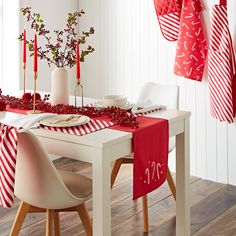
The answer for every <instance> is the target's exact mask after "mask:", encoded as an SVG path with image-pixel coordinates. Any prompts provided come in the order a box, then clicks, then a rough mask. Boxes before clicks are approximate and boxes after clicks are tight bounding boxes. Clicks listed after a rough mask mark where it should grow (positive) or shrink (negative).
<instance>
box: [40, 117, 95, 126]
mask: <svg viewBox="0 0 236 236" xmlns="http://www.w3.org/2000/svg"><path fill="white" fill-rule="evenodd" d="M89 121H90V118H89V117H88V116H82V115H75V114H66V115H55V116H51V117H48V118H45V119H43V120H41V121H40V124H42V125H45V126H50V127H72V126H78V125H84V124H86V123H88V122H89Z"/></svg>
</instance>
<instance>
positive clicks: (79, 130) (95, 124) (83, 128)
mask: <svg viewBox="0 0 236 236" xmlns="http://www.w3.org/2000/svg"><path fill="white" fill-rule="evenodd" d="M112 125H114V123H113V122H110V121H105V120H95V119H91V120H90V121H89V122H88V123H86V124H84V125H80V126H74V127H65V128H59V127H48V126H42V128H43V129H47V130H51V131H56V132H59V133H65V134H72V135H78V136H82V135H86V134H89V133H92V132H95V131H98V130H101V129H105V128H108V127H110V126H112Z"/></svg>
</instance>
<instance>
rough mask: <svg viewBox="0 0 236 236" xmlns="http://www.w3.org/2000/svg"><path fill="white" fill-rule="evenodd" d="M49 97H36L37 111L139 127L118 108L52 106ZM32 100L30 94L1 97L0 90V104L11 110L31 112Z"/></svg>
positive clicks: (124, 111) (125, 112)
mask: <svg viewBox="0 0 236 236" xmlns="http://www.w3.org/2000/svg"><path fill="white" fill-rule="evenodd" d="M49 96H50V95H45V96H44V98H43V99H41V96H40V95H39V94H37V95H36V99H37V100H36V109H37V110H40V111H42V112H48V113H57V114H80V115H86V116H89V117H91V118H96V117H102V116H103V117H106V118H109V119H110V121H112V122H114V123H115V124H119V125H121V126H126V127H131V128H138V126H139V122H138V121H137V119H136V117H135V116H134V115H133V114H132V113H130V112H127V111H126V110H124V109H121V108H118V107H108V108H102V109H100V108H99V109H98V108H96V107H91V106H85V107H75V106H71V105H62V104H59V105H55V106H52V105H51V104H50V103H48V102H46V101H47V100H49ZM32 99H33V95H31V94H30V93H26V94H25V95H24V96H23V98H16V97H13V96H9V95H3V94H2V90H1V89H0V102H3V103H4V104H5V105H8V106H9V107H10V108H13V109H20V110H32V109H33V103H32ZM3 110H4V109H3Z"/></svg>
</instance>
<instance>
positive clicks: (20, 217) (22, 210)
mask: <svg viewBox="0 0 236 236" xmlns="http://www.w3.org/2000/svg"><path fill="white" fill-rule="evenodd" d="M29 209H30V205H29V204H27V203H25V202H23V201H22V202H21V203H20V206H19V209H18V212H17V215H16V218H15V221H14V223H13V226H12V228H11V232H10V234H9V236H18V235H19V233H20V229H21V226H22V225H23V223H24V220H25V217H26V215H27V213H28V211H29Z"/></svg>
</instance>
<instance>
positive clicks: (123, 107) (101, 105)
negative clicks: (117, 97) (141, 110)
mask: <svg viewBox="0 0 236 236" xmlns="http://www.w3.org/2000/svg"><path fill="white" fill-rule="evenodd" d="M94 105H95V107H97V108H100V109H101V108H105V107H106V106H104V105H103V103H102V101H98V102H96V103H95V104H94ZM133 106H134V104H132V103H130V102H127V103H126V104H125V105H124V106H122V107H119V108H121V109H125V110H127V111H128V110H131V109H132V107H133Z"/></svg>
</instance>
